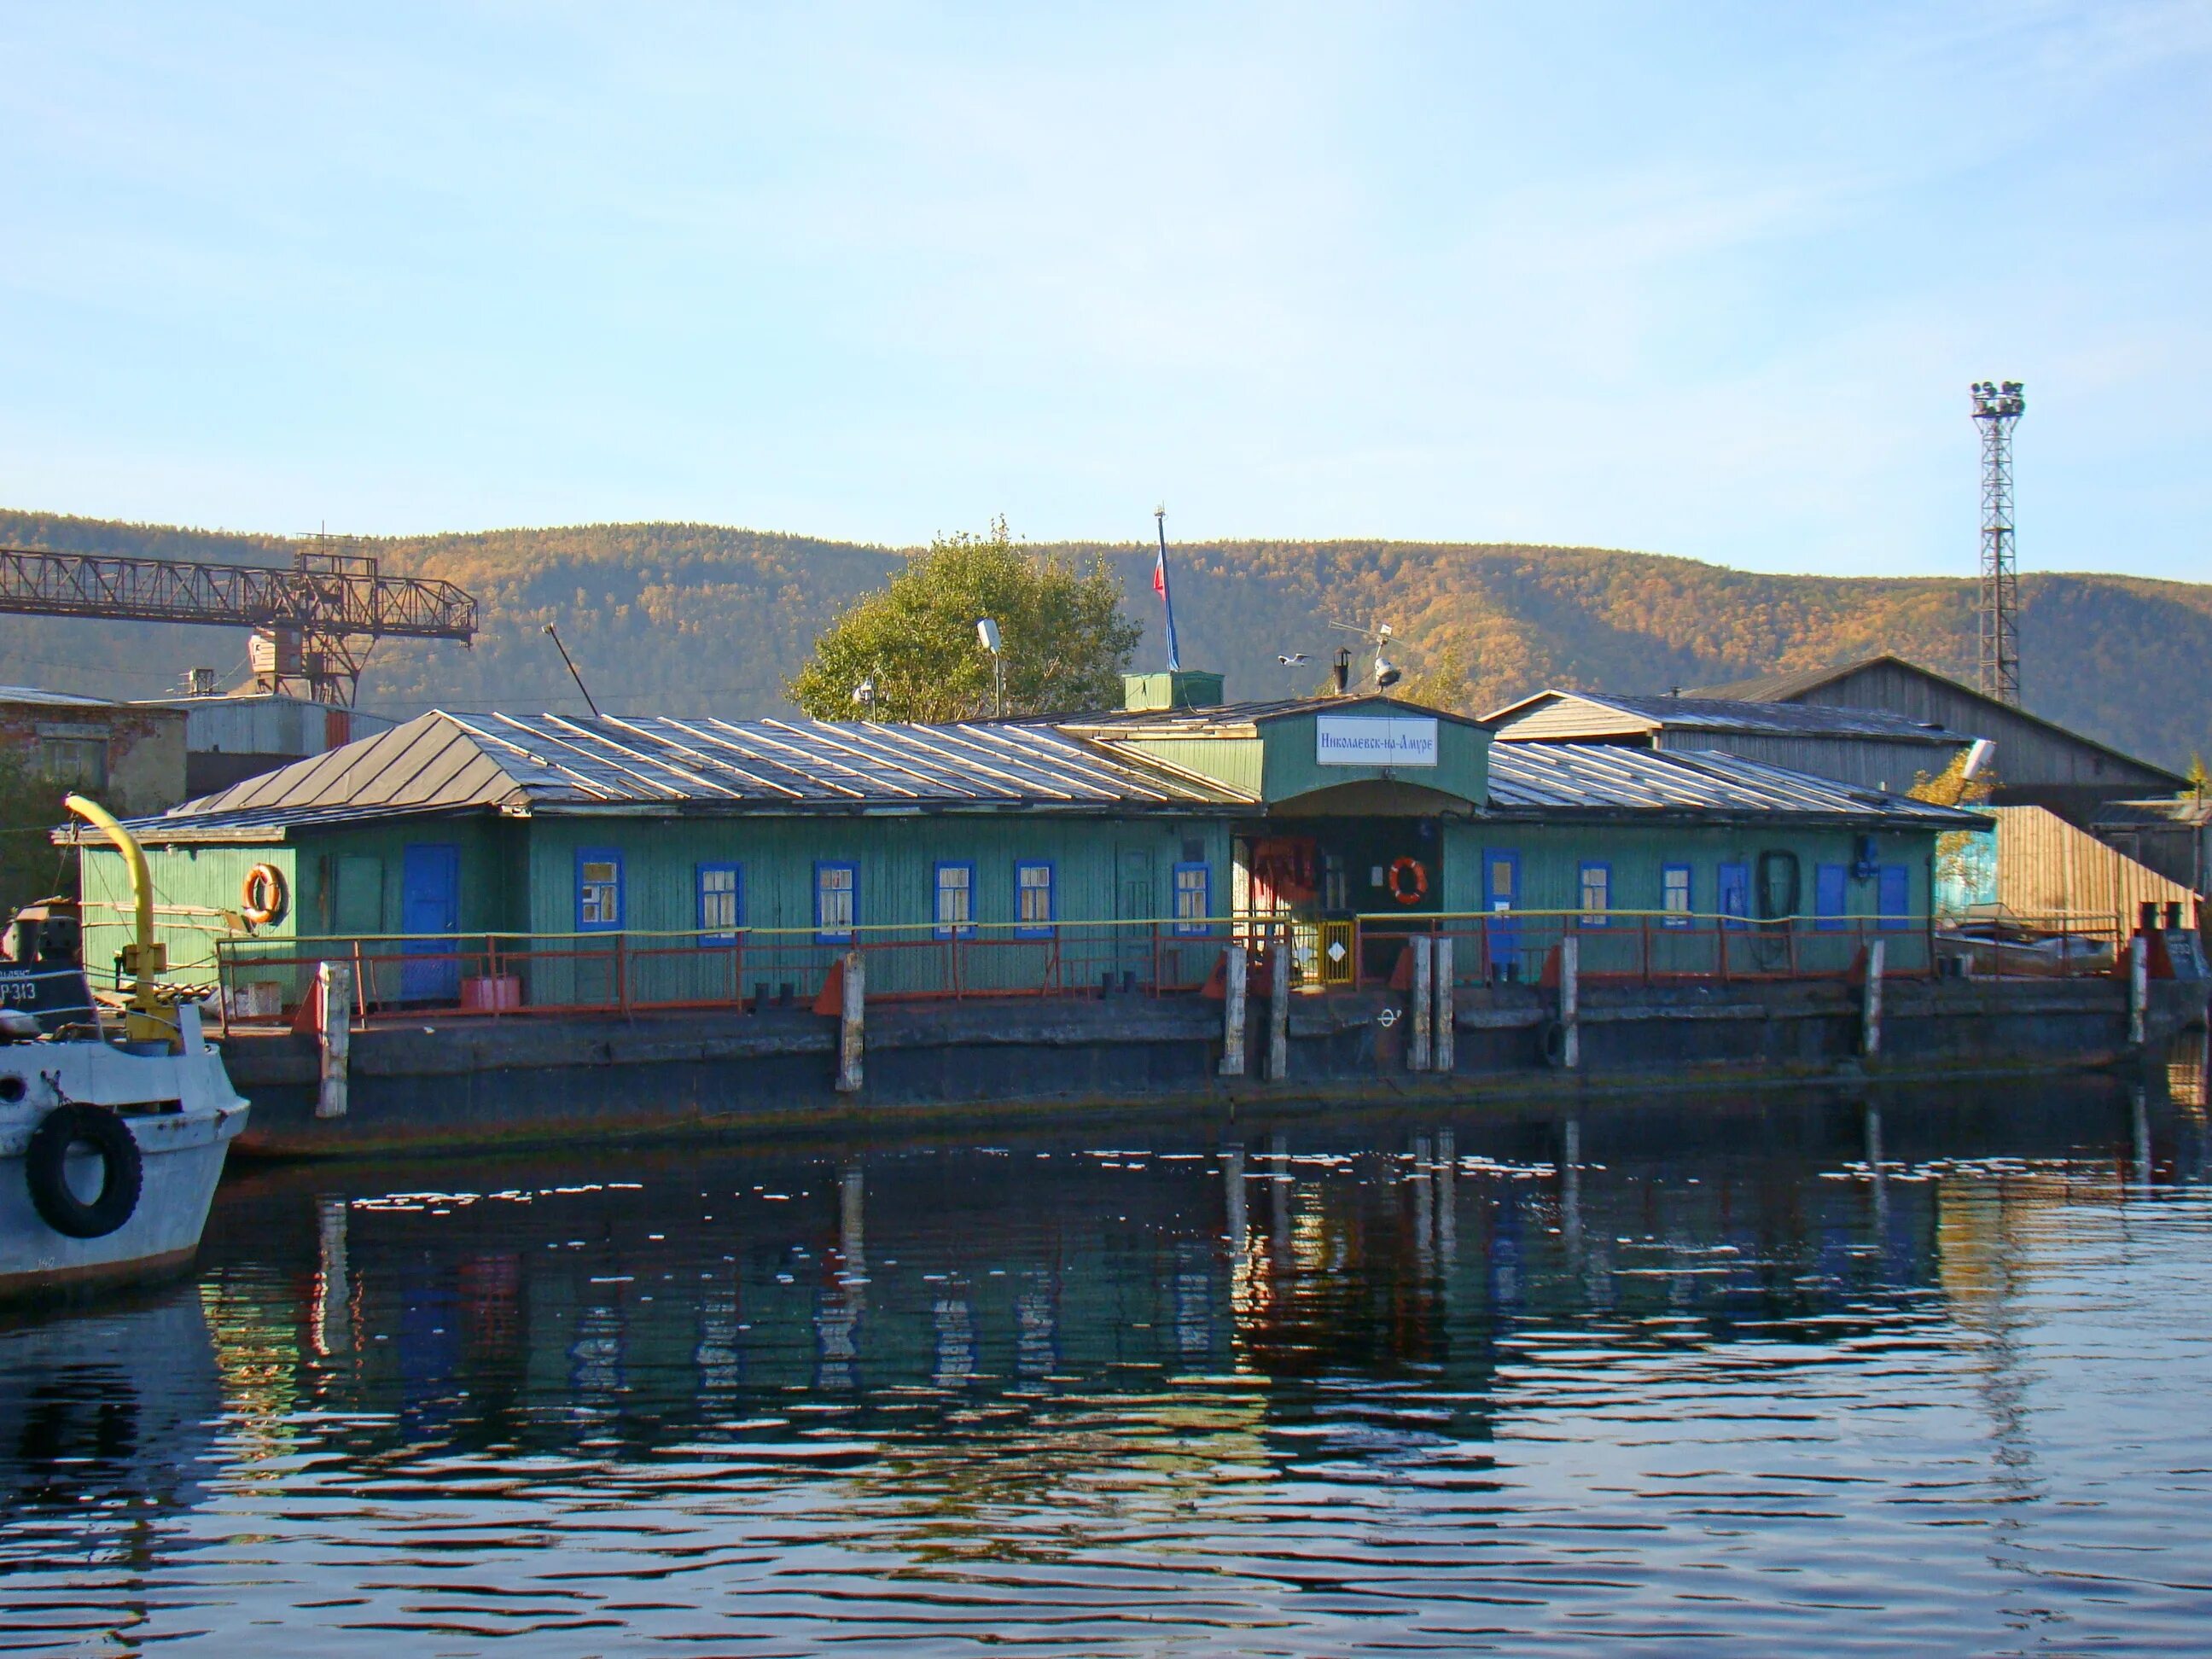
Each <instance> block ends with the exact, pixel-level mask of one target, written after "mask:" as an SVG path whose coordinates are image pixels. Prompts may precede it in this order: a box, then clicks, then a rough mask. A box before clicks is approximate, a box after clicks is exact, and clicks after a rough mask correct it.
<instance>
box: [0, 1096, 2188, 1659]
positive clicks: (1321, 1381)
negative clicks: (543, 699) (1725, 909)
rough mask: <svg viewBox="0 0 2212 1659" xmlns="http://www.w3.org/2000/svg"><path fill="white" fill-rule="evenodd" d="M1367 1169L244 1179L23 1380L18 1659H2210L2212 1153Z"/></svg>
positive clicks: (979, 1150) (0, 1560)
mask: <svg viewBox="0 0 2212 1659" xmlns="http://www.w3.org/2000/svg"><path fill="white" fill-rule="evenodd" d="M1343 1124H1344V1127H1334V1126H1333V1125H1332V1123H1331V1122H1330V1121H1329V1120H1328V1119H1320V1118H1305V1119H1300V1120H1296V1121H1285V1122H1283V1123H1281V1124H1280V1125H1279V1126H1275V1127H1262V1128H1259V1129H1254V1130H1239V1131H1236V1132H1232V1133H1231V1136H1230V1137H1228V1139H1227V1145H1226V1146H1225V1145H1224V1144H1223V1138H1222V1137H1219V1136H1218V1135H1215V1134H1212V1133H1208V1134H1207V1135H1206V1137H1204V1138H1203V1139H1196V1138H1194V1137H1193V1136H1191V1135H1190V1134H1188V1133H1180V1134H1179V1133H1177V1132H1176V1131H1174V1130H1172V1129H1165V1128H1146V1129H1142V1130H1137V1129H1120V1130H1116V1131H1115V1132H1113V1133H1103V1132H1091V1133H1087V1134H1085V1135H1084V1136H1081V1137H1076V1138H1069V1137H1054V1138H1051V1139H1013V1140H1006V1141H1002V1142H1000V1143H997V1144H994V1145H989V1146H983V1145H975V1144H963V1143H957V1142H952V1141H935V1142H923V1141H916V1142H911V1143H905V1144H886V1143H881V1142H878V1143H877V1144H874V1145H871V1146H838V1147H830V1146H819V1147H803V1148H801V1147H793V1148H786V1149H781V1150H776V1151H771V1152H762V1153H757V1154H738V1153H726V1152H696V1151H690V1152H666V1151H660V1152H635V1153H631V1152H620V1151H597V1150H595V1151H592V1152H580V1153H575V1154H572V1155H569V1156H567V1157H564V1158H560V1159H557V1160H556V1159H543V1160H532V1161H527V1162H522V1161H501V1162H485V1163H480V1164H471V1163H469V1162H454V1163H447V1164H420V1165H414V1166H410V1167H408V1168H405V1169H396V1168H388V1167H387V1168H380V1167H374V1166H353V1167H330V1168H322V1169H313V1170H262V1171H254V1170H243V1171H240V1172H239V1175H238V1178H236V1179H234V1181H233V1182H231V1183H230V1184H229V1185H228V1187H227V1188H225V1190H224V1192H223V1194H222V1197H221V1199H220V1200H219V1205H218V1213H217V1216H216V1220H215V1222H214V1223H213V1224H212V1225H211V1227H210V1234H209V1237H208V1241H207V1247H206V1249H205V1251H204V1256H203V1273H202V1275H201V1278H200V1279H199V1282H198V1284H197V1286H194V1287H185V1288H183V1289H180V1290H179V1291H173V1292H170V1293H167V1294H165V1295H163V1296H161V1297H155V1298H152V1299H150V1300H149V1301H145V1302H142V1303H137V1304H131V1305H129V1306H125V1307H120V1308H117V1309H115V1310H112V1311H106V1312H102V1313H100V1314H97V1315H94V1316H80V1317H77V1318H74V1319H65V1320H52V1319H49V1320H46V1321H42V1322H35V1323H30V1324H17V1325H15V1326H13V1327H10V1328H7V1329H6V1330H4V1331H0V1498H4V1500H5V1504H6V1509H5V1511H4V1516H0V1646H9V1647H23V1648H33V1649H35V1648H39V1647H41V1646H45V1647H48V1648H51V1649H53V1650H61V1651H75V1650H82V1651H94V1652H106V1651H118V1650H129V1649H131V1648H134V1647H137V1646H138V1645H140V1644H148V1645H151V1644H155V1643H161V1644H180V1643H181V1644H191V1643H193V1642H194V1641H195V1639H197V1641H198V1642H199V1643H200V1644H203V1645H204V1646H206V1647H207V1648H209V1649H210V1650H216V1651H220V1652H222V1653H225V1654H231V1653H270V1654H298V1653H313V1654H318V1655H323V1654H339V1653H354V1652H373V1653H378V1654H383V1655H391V1654H398V1653H407V1654H415V1653H422V1654H469V1653H479V1652H483V1651H485V1650H488V1649H491V1648H497V1647H502V1646H504V1647H508V1648H513V1649H514V1650H526V1651H528V1652H530V1653H532V1654H533V1655H536V1654H556V1655H565V1654H595V1653H612V1652H625V1653H628V1652H651V1651H663V1652H667V1653H672V1654H701V1655H704V1654H719V1653H741V1654H811V1653H817V1652H823V1651H828V1650H838V1651H871V1650H883V1649H896V1650H898V1651H901V1652H911V1653H917V1654H971V1653H981V1652H982V1651H985V1650H990V1651H994V1652H998V1651H1006V1650H1012V1651H1015V1652H1031V1653H1051V1654H1100V1655H1113V1654H1182V1653H1208V1654H1211V1653H1224V1654H1346V1653H1355V1652H1358V1653H1365V1652H1383V1651H1387V1652H1390V1653H1405V1652H1443V1653H1468V1652H1480V1651H1502V1652H1512V1653H1527V1652H1534V1651H1579V1652H1593V1653H1595V1652H1619V1651H1622V1650H1626V1649H1627V1648H1629V1647H1630V1646H1631V1645H1632V1644H1634V1645H1636V1646H1638V1647H1639V1648H1640V1649H1641V1650H1643V1651H1648V1652H1667V1651H1671V1650H1676V1649H1686V1648H1689V1647H1692V1646H1695V1647H1697V1648H1699V1650H1700V1651H1706V1650H1710V1651H1717V1652H1723V1653H1726V1652H1737V1653H1744V1654H1774V1653H1780V1652H1785V1651H1807V1652H1810V1651H1819V1652H1846V1651H1851V1652H1858V1651H1867V1652H1872V1651H1884V1650H1887V1651H1896V1652H1913V1653H1921V1652H1929V1651H1973V1652H2016V1651H2024V1652H2043V1651H2051V1652H2074V1651H2081V1650H2098V1651H2107V1650H2203V1647H2204V1645H2205V1644H2206V1643H2207V1641H2208V1639H2212V1638H2207V1636H2206V1631H2207V1629H2208V1626H2207V1625H2206V1623H2205V1622H2204V1621H2205V1618H2206V1615H2207V1614H2208V1613H2212V1591H2208V1583H2212V1559H2208V1554H2207V1552H2206V1548H2205V1542H2206V1539H2207V1535H2208V1530H2212V1528H2208V1525H2207V1515H2208V1510H2207V1508H2206V1493H2207V1488H2208V1486H2212V1446H2208V1444H2207V1443H2206V1439H2205V1436H2204V1432H2203V1431H2204V1425H2205V1423H2206V1417H2207V1412H2208V1407H2207V1404H2206V1401H2207V1400H2208V1398H2212V1352H2208V1338H2212V1312H2209V1311H2208V1302H2207V1297H2206V1294H2205V1291H2206V1264H2207V1261H2208V1246H2212V1205H2208V1203H2207V1201H2206V1196H2205V1189H2204V1188H2202V1187H2201V1186H2199V1185H2198V1183H2199V1182H2202V1181H2203V1180H2204V1178H2205V1176H2206V1174H2207V1153H2206V1132H2205V1126H2204V1121H2203V1115H2202V1110H2201V1108H2195V1107H2187V1106H2183V1107H2175V1106H2171V1105H2162V1104H2154V1105H2152V1106H2150V1107H2148V1108H2144V1107H2142V1106H2141V1105H2140V1104H2136V1103H2131V1101H2130V1097H2128V1096H2127V1095H2126V1094H2125V1093H2124V1092H2122V1091H2118V1090H2117V1089H2114V1088H2111V1087H2109V1086H2106V1085H2095V1084H2084V1085H2079V1086H2078V1087H2075V1088H2072V1089H2070V1090H2069V1091H2063V1092H2057V1093H2054V1094H2052V1095H2051V1096H2049V1097H2042V1098H2039V1099H2035V1100H2032V1101H2029V1100H2022V1099H2020V1098H2017V1097H2014V1098H2008V1099H2005V1100H1990V1099H1981V1100H1974V1099H1968V1098H1962V1097H1946V1098H1941V1099H1935V1098H1915V1097H1899V1098H1895V1099H1890V1100H1887V1101H1886V1102H1885V1103H1883V1105H1882V1107H1881V1109H1880V1111H1879V1112H1869V1110H1868V1109H1866V1108H1865V1106H1864V1105H1863V1103H1835V1102H1829V1103H1817V1102H1809V1101H1790V1102H1786V1103H1785V1102H1783V1101H1780V1100H1777V1101H1773V1102H1769V1103H1763V1104H1757V1103H1754V1104H1749V1105H1746V1104H1741V1103H1739V1104H1735V1105H1733V1106H1730V1105H1725V1104H1720V1103H1715V1104H1712V1105H1709V1106H1684V1105H1678V1106H1668V1107H1665V1108H1660V1109H1636V1110H1632V1109H1622V1108H1607V1109H1590V1110H1589V1111H1587V1112H1585V1113H1584V1114H1583V1115H1582V1116H1581V1117H1580V1118H1579V1120H1577V1119H1571V1118H1566V1117H1559V1118H1547V1119H1542V1120H1537V1119H1521V1120H1515V1121H1500V1120H1499V1119H1498V1118H1497V1117H1496V1116H1494V1115H1493V1116H1491V1117H1489V1118H1486V1117H1485V1116H1484V1115H1482V1114H1481V1113H1480V1112H1479V1111H1476V1110H1474V1109H1469V1110H1468V1111H1465V1112H1463V1113H1461V1114H1458V1115H1455V1116H1454V1117H1452V1118H1450V1119H1448V1120H1447V1119H1438V1120H1431V1121H1425V1122H1422V1123H1419V1124H1411V1125H1403V1126H1400V1125H1389V1126H1384V1125H1379V1124H1378V1123H1377V1122H1376V1120H1374V1119H1372V1118H1360V1117H1356V1116H1353V1115H1346V1117H1345V1119H1344V1120H1343ZM514 1638H520V1639H514Z"/></svg>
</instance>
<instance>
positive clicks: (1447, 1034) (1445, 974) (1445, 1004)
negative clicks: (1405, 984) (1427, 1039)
mask: <svg viewBox="0 0 2212 1659" xmlns="http://www.w3.org/2000/svg"><path fill="white" fill-rule="evenodd" d="M1436 975H1437V1018H1436V1026H1437V1029H1436V1047H1435V1048H1434V1050H1433V1051H1432V1054H1431V1063H1432V1064H1433V1065H1434V1066H1435V1069H1437V1071H1439V1072H1444V1073H1449V1072H1450V1071H1451V1069H1452V1068H1453V1066H1455V1065H1456V1064H1457V1063H1458V1060H1459V1054H1458V1051H1457V1049H1456V1048H1455V1046H1454V1043H1453V1040H1452V1018H1453V1015H1454V1012H1455V1011H1454V1010H1453V1007H1452V942H1451V940H1449V939H1437V945H1436Z"/></svg>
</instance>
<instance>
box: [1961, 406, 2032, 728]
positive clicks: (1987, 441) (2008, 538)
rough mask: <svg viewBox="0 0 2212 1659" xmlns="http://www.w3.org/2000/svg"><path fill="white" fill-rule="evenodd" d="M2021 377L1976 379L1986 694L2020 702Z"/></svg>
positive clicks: (1983, 686)
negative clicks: (2016, 450) (2016, 496)
mask: <svg viewBox="0 0 2212 1659" xmlns="http://www.w3.org/2000/svg"><path fill="white" fill-rule="evenodd" d="M2022 389H2023V388H2022V387H2021V383H2020V382H2019V381H2018V380H2007V381H2004V382H2003V383H2002V384H2001V385H2000V384H1999V383H1997V382H1996V381H1993V380H1977V381H1975V382H1974V384H1973V386H1972V392H1973V398H1974V423H1975V424H1976V425H1977V426H1978V427H1980V428H1981V429H1982V594H1981V603H1980V605H1979V606H1978V610H1979V611H1980V615H1981V635H1982V641H1981V676H1980V685H1981V691H1982V695H1983V696H1985V697H1995V698H1996V700H1997V701H1998V702H2004V703H2010V704H2012V705H2013V706H2014V707H2015V708H2018V707H2019V706H2020V564H2019V559H2018V556H2017V554H2016V552H2015V548H2014V546H2013V525H2012V428H2013V423H2014V422H2015V421H2017V420H2019V419H2020V417H2021V414H2022V413H2023V412H2024V411H2025V410H2027V398H2024V397H2022V396H2021V391H2022Z"/></svg>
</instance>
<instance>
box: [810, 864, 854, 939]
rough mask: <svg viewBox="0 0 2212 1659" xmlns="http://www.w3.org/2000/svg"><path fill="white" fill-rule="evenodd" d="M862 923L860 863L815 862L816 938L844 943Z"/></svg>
mask: <svg viewBox="0 0 2212 1659" xmlns="http://www.w3.org/2000/svg"><path fill="white" fill-rule="evenodd" d="M859 926H860V866H859V865H857V864H851V863H845V862H840V861H837V860H817V863H816V864H815V866H814V942H815V943H816V944H817V945H843V944H846V943H848V942H849V941H850V940H851V939H852V937H853V930H854V928H855V927H859Z"/></svg>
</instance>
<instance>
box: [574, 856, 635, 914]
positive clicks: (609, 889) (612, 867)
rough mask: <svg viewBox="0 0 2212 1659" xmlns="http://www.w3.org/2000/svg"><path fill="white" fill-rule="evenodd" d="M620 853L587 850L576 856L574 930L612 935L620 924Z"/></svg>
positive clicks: (621, 892)
mask: <svg viewBox="0 0 2212 1659" xmlns="http://www.w3.org/2000/svg"><path fill="white" fill-rule="evenodd" d="M622 888H623V867H622V854H620V853H617V852H611V851H610V850H608V849H607V848H584V849H582V850H581V851H580V852H579V853H578V854H576V931H577V932H578V933H611V932H612V931H613V930H615V929H616V928H617V927H621V926H622V925H623V890H622Z"/></svg>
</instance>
